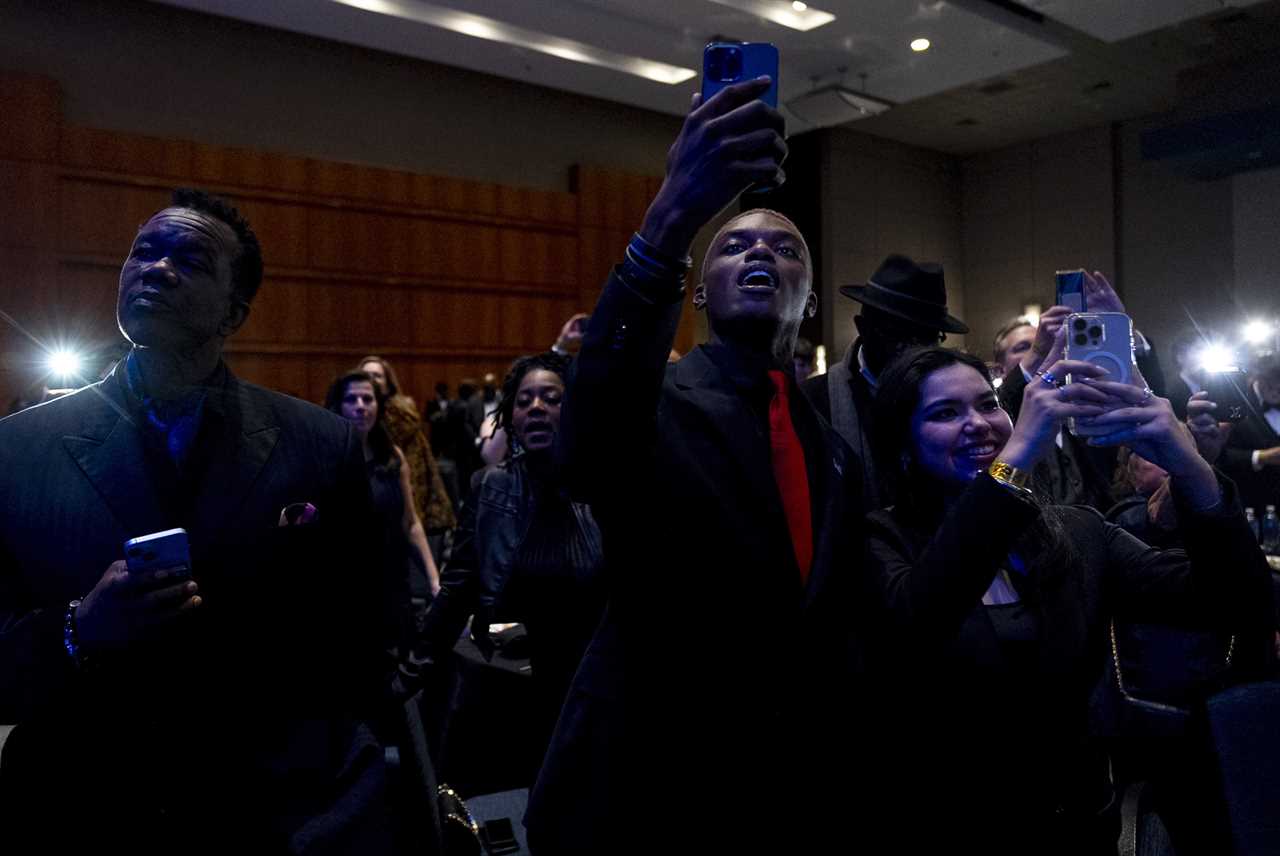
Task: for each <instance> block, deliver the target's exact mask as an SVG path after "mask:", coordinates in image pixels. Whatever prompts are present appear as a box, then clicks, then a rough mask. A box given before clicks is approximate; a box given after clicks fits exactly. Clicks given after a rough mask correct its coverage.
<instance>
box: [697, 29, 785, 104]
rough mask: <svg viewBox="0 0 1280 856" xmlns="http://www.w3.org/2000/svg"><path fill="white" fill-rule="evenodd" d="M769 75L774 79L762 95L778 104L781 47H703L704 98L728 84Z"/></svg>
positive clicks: (727, 44)
mask: <svg viewBox="0 0 1280 856" xmlns="http://www.w3.org/2000/svg"><path fill="white" fill-rule="evenodd" d="M766 74H767V75H769V79H770V80H772V81H773V82H772V83H771V84H770V85H769V89H768V90H767V91H766V92H765V93H764V95H761V96H760V100H761V101H763V102H764V103H766V104H768V105H769V106H770V107H777V106H778V48H777V47H776V46H774V45H772V44H770V43H769V42H711V43H710V44H708V45H707V46H706V47H705V48H703V50H702V101H703V103H704V104H705V103H706V102H707V100H708V99H710V98H711V96H713V95H715V94H716V93H717V92H719V91H720V90H721V89H724V88H725V87H726V86H732V85H733V84H735V83H741V82H742V81H744V80H755V79H756V78H757V77H760V76H762V75H766Z"/></svg>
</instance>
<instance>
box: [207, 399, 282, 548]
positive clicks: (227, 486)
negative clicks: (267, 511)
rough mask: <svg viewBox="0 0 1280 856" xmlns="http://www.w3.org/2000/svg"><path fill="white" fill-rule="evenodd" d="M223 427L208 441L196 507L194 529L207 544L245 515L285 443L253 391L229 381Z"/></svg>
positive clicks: (278, 429)
mask: <svg viewBox="0 0 1280 856" xmlns="http://www.w3.org/2000/svg"><path fill="white" fill-rule="evenodd" d="M223 404H224V412H223V413H222V417H221V421H222V424H221V425H220V426H219V429H218V430H217V431H216V432H214V433H213V434H212V435H211V436H210V437H209V441H210V442H211V444H212V449H211V450H210V453H209V457H208V467H207V469H206V470H205V473H204V477H203V478H202V480H201V485H200V491H199V493H198V494H197V497H196V502H195V514H194V520H195V524H194V525H196V526H197V527H198V528H199V529H200V531H202V532H205V533H207V534H206V535H205V539H206V540H213V539H216V538H217V533H218V532H220V531H222V530H224V529H228V528H230V527H231V526H232V525H233V524H234V523H235V522H236V520H237V515H238V514H239V513H240V512H242V511H243V510H244V507H245V502H246V500H247V498H248V497H249V494H250V491H251V490H252V489H253V486H254V484H255V483H257V481H258V479H259V477H260V476H261V474H262V471H263V469H264V468H265V467H266V466H267V462H268V461H269V460H270V459H271V455H272V453H273V452H274V451H275V448H276V443H277V441H278V440H279V438H280V428H279V426H278V425H276V424H275V422H274V421H273V420H272V419H271V417H270V415H269V413H268V412H267V409H266V408H264V407H263V406H261V403H260V402H258V401H256V400H255V397H254V396H253V394H252V391H251V390H250V389H249V388H248V387H246V386H245V385H244V384H242V383H240V382H239V381H238V380H236V379H235V378H234V377H229V378H228V380H227V387H226V389H225V391H224V397H223Z"/></svg>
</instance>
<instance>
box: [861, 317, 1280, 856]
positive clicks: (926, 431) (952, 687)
mask: <svg viewBox="0 0 1280 856" xmlns="http://www.w3.org/2000/svg"><path fill="white" fill-rule="evenodd" d="M1061 341H1062V340H1061V337H1059V342H1058V345H1057V346H1056V348H1055V351H1054V352H1053V353H1051V354H1050V355H1049V357H1048V358H1047V359H1046V364H1047V365H1049V366H1050V370H1049V371H1048V372H1046V373H1044V376H1043V377H1038V378H1037V379H1036V380H1035V381H1034V382H1033V383H1032V384H1031V385H1029V386H1028V387H1027V393H1026V396H1025V397H1024V400H1023V404H1022V409H1021V411H1020V413H1019V416H1018V422H1017V424H1016V425H1013V424H1011V423H1010V420H1009V416H1008V415H1007V414H1006V413H1005V411H1004V410H1002V409H1001V407H1000V405H999V402H998V401H997V399H996V396H995V391H994V390H993V389H992V386H991V382H990V378H989V376H988V374H987V370H986V367H985V365H984V364H983V363H982V362H981V361H980V360H978V359H976V358H975V357H972V356H970V355H968V354H964V353H961V352H958V351H951V350H947V349H945V348H939V347H926V348H919V349H916V350H912V351H908V352H906V353H904V354H902V355H901V356H899V357H898V358H897V359H896V360H895V361H894V362H893V363H891V364H890V365H889V366H888V367H887V368H886V369H885V371H884V372H883V373H882V374H881V376H880V387H879V390H880V391H879V393H878V394H877V397H876V402H875V410H874V412H873V425H874V426H875V430H876V435H875V441H876V451H877V453H878V461H879V462H880V466H881V472H883V473H886V474H891V475H892V476H893V477H894V479H895V480H896V481H897V491H896V493H897V502H896V504H895V505H894V506H892V507H891V508H888V509H885V510H883V511H878V512H875V513H873V514H872V515H870V517H869V518H868V549H869V556H870V565H871V567H870V572H871V573H872V574H873V575H874V577H875V578H876V579H877V581H878V587H879V590H880V593H881V596H882V598H883V604H884V606H885V608H886V610H887V615H888V627H887V629H888V632H889V638H891V639H892V640H893V642H892V644H891V645H889V646H888V647H887V650H889V651H892V652H893V653H892V654H891V655H889V656H890V657H891V658H892V660H893V667H892V668H889V669H886V674H889V675H893V676H902V677H901V679H899V678H897V677H891V678H889V679H888V680H889V682H890V686H889V687H888V688H887V691H886V692H885V693H883V695H882V696H881V697H882V698H884V699H885V700H886V705H887V716H886V722H888V723H892V725H891V726H886V728H889V729H891V731H890V732H889V733H891V734H893V735H896V740H894V747H895V749H894V752H893V763H892V764H891V765H890V767H891V769H890V770H889V771H888V773H887V775H889V776H890V777H897V776H901V777H902V778H901V780H900V781H897V782H895V783H890V784H888V785H887V787H889V788H890V789H891V790H892V789H893V784H900V785H901V786H902V787H907V786H908V783H909V782H911V781H916V780H917V779H918V777H921V776H925V775H927V776H928V778H929V780H930V782H931V786H932V787H935V788H938V789H939V792H940V793H946V794H947V795H948V799H947V800H946V801H945V803H946V804H945V805H942V806H932V807H931V809H930V811H931V815H932V817H933V818H934V820H935V821H937V823H936V826H935V827H934V828H936V829H937V830H945V833H944V834H945V836H946V838H945V842H944V841H938V840H930V839H929V836H930V835H932V834H934V833H933V831H932V830H918V832H916V833H913V834H916V835H918V836H919V837H918V838H916V839H913V840H912V842H911V843H912V845H913V847H912V849H921V850H923V849H926V848H929V849H932V848H933V847H937V848H938V849H941V847H943V846H947V847H949V848H951V849H954V848H955V847H956V844H957V841H956V832H957V830H960V829H964V828H972V824H971V823H970V825H969V827H966V821H971V820H972V818H974V817H978V816H982V814H983V813H984V812H986V811H989V810H990V808H991V806H999V810H1000V813H1001V822H1000V824H999V828H998V829H994V830H993V829H991V828H989V827H982V828H980V829H979V830H978V831H976V832H975V834H974V838H973V839H972V840H971V841H969V842H968V843H970V844H972V845H973V847H974V848H977V849H980V850H981V851H982V852H985V853H1012V852H1027V851H1028V850H1034V851H1035V852H1038V853H1052V854H1059V853H1061V854H1067V853H1071V854H1088V853H1096V854H1102V853H1108V854H1114V853H1115V848H1116V835H1117V833H1118V831H1119V813H1118V812H1119V810H1118V805H1119V803H1118V801H1117V800H1116V799H1115V794H1114V793H1113V791H1112V783H1111V779H1110V775H1109V766H1108V758H1107V755H1106V754H1105V752H1104V751H1103V748H1102V747H1101V746H1100V745H1098V744H1097V743H1096V742H1091V741H1090V740H1089V739H1088V738H1087V729H1086V724H1087V714H1088V706H1089V700H1090V695H1091V692H1092V691H1093V688H1094V686H1095V685H1096V684H1097V682H1098V679H1099V678H1100V676H1101V675H1102V673H1103V668H1104V665H1105V663H1106V655H1107V653H1108V651H1107V648H1106V647H1105V635H1106V632H1107V628H1108V626H1109V625H1110V623H1111V622H1112V621H1113V620H1116V619H1118V618H1124V617H1125V616H1132V615H1135V614H1143V615H1146V616H1148V619H1147V620H1164V621H1171V622H1181V623H1187V624H1189V625H1197V624H1198V625H1199V626H1202V627H1206V628H1215V629H1216V630H1217V631H1219V632H1226V633H1228V635H1229V634H1230V633H1236V634H1238V638H1239V639H1241V640H1246V639H1247V640H1249V641H1248V643H1247V644H1246V647H1247V648H1248V650H1249V652H1250V653H1249V655H1248V662H1245V661H1243V660H1240V659H1239V657H1238V656H1237V659H1236V661H1235V668H1236V672H1235V674H1234V675H1233V677H1234V678H1235V679H1244V678H1247V677H1248V676H1250V675H1251V674H1256V673H1258V672H1259V671H1260V670H1261V669H1263V668H1265V665H1266V662H1267V659H1268V652H1267V650H1266V645H1267V640H1268V637H1269V634H1270V624H1271V616H1270V615H1269V610H1268V609H1267V608H1266V607H1267V606H1268V605H1269V597H1270V595H1269V593H1268V592H1269V578H1268V571H1267V568H1266V563H1265V560H1264V559H1263V557H1262V555H1261V553H1260V551H1259V550H1258V548H1257V545H1256V543H1255V542H1254V541H1253V539H1252V536H1251V533H1250V531H1249V529H1248V525H1247V524H1246V523H1245V520H1244V515H1243V513H1242V511H1241V509H1240V506H1239V504H1238V501H1237V499H1236V496H1235V489H1234V487H1233V486H1232V485H1231V484H1230V483H1229V482H1226V481H1223V482H1221V483H1219V481H1218V479H1217V477H1216V476H1215V475H1214V472H1213V470H1212V469H1211V468H1210V467H1209V465H1208V463H1206V462H1205V461H1204V460H1203V459H1201V458H1200V457H1199V455H1198V454H1197V453H1196V451H1195V447H1194V445H1193V444H1192V443H1191V440H1190V438H1189V437H1188V436H1187V434H1186V431H1185V430H1184V429H1183V428H1182V426H1181V425H1180V423H1179V422H1178V420H1177V419H1176V418H1174V417H1173V414H1172V410H1171V409H1170V407H1169V403H1168V402H1167V401H1165V400H1164V399H1159V398H1156V397H1154V396H1151V395H1149V394H1147V393H1145V392H1144V391H1143V390H1142V389H1139V388H1135V387H1132V386H1127V385H1123V384H1116V383H1108V382H1105V381H1099V380H1095V379H1093V377H1092V376H1091V374H1090V368H1089V365H1088V364H1086V363H1080V362H1075V361H1071V360H1059V359H1058V358H1059V357H1060V356H1061ZM1068 373H1070V374H1072V375H1073V379H1074V380H1076V381H1077V382H1075V383H1072V384H1069V385H1066V386H1061V387H1060V386H1058V385H1057V383H1056V381H1055V380H1054V379H1055V378H1056V377H1060V376H1063V375H1065V374H1068ZM1071 416H1074V417H1076V418H1077V419H1081V420H1084V419H1092V420H1093V421H1094V422H1095V424H1110V425H1112V426H1115V427H1113V428H1111V429H1108V430H1110V431H1112V432H1113V433H1112V434H1111V435H1109V436H1108V437H1107V438H1106V440H1107V442H1117V441H1118V438H1119V437H1120V436H1121V435H1122V434H1123V435H1125V436H1131V435H1132V434H1137V435H1139V436H1141V437H1143V438H1144V441H1145V443H1146V445H1144V446H1143V449H1144V451H1143V454H1144V456H1148V457H1149V458H1150V459H1151V460H1153V461H1156V462H1157V463H1159V464H1160V465H1161V466H1163V467H1164V468H1165V469H1167V470H1168V471H1169V473H1170V474H1171V485H1172V491H1173V494H1174V497H1175V501H1176V503H1177V505H1178V515H1179V517H1178V525H1179V527H1180V535H1181V537H1182V538H1183V543H1184V544H1185V546H1186V552H1185V553H1184V552H1182V551H1180V550H1177V551H1161V550H1156V549H1153V548H1151V547H1149V546H1148V545H1146V544H1144V543H1142V542H1141V541H1139V540H1137V539H1136V538H1134V537H1132V536H1131V535H1129V534H1128V533H1126V532H1124V531H1123V530H1120V529H1118V528H1117V527H1115V526H1112V525H1110V524H1108V523H1105V522H1104V521H1103V519H1102V518H1101V517H1100V516H1099V515H1098V514H1097V513H1096V512H1093V511H1092V510H1090V509H1083V508H1079V507H1065V506H1051V505H1044V504H1042V503H1041V502H1039V501H1038V500H1037V499H1036V497H1035V496H1034V495H1033V494H1032V493H1031V491H1030V490H1027V489H1026V487H1025V484H1026V481H1025V475H1026V473H1027V471H1029V470H1030V468H1031V467H1032V466H1033V465H1034V463H1035V462H1036V461H1037V460H1038V459H1039V458H1040V457H1042V456H1043V455H1045V454H1046V453H1048V452H1049V451H1050V450H1051V449H1052V448H1053V444H1054V438H1055V437H1056V436H1057V435H1058V432H1059V431H1060V430H1061V428H1062V425H1063V422H1064V421H1065V420H1066V419H1067V418H1068V417H1071ZM1121 425H1124V426H1135V425H1136V426H1140V427H1126V428H1120V426H1121ZM1117 428H1120V430H1116V429H1117ZM1255 599H1256V600H1255ZM1257 603H1261V604H1263V606H1262V607H1257V606H1256V604H1257ZM1251 604H1255V605H1254V606H1251ZM1241 650H1244V649H1242V648H1237V652H1239V651H1241ZM939 700H945V705H946V712H945V716H937V715H935V714H936V712H937V708H938V701H939ZM882 736H885V735H882ZM997 757H998V762H997V760H996V759H997ZM1030 842H1035V844H1034V845H1031V843H1030Z"/></svg>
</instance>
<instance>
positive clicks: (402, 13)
mask: <svg viewBox="0 0 1280 856" xmlns="http://www.w3.org/2000/svg"><path fill="white" fill-rule="evenodd" d="M332 2H334V3H341V4H342V5H344V6H351V7H352V8H355V9H362V10H364V11H366V12H375V13H377V14H379V15H391V16H393V17H396V18H402V19H404V20H406V21H417V22H418V23H421V24H427V25H428V26H431V27H439V28H440V29H442V30H449V31H450V32H453V33H460V34H462V35H464V36H472V37H474V38H477V39H486V40H488V41H491V42H500V43H502V44H506V45H514V46H515V47H520V48H526V49H528V50H531V51H537V52H538V53H544V54H547V55H548V56H554V57H559V58H560V59H566V60H570V61H571V62H581V63H585V64H587V65H595V66H599V67H601V68H611V69H613V70H614V71H622V72H625V73H627V74H634V75H635V76H637V77H643V78H645V79H646V80H653V81H656V82H658V83H666V84H676V83H683V82H685V81H686V80H690V79H691V78H694V77H697V76H698V73H697V72H696V71H694V70H693V69H692V68H682V67H680V66H678V65H668V64H667V63H665V62H657V61H656V60H651V59H645V58H644V57H638V56H630V55H628V54H621V53H615V52H614V51H610V50H605V49H604V48H598V47H595V46H594V45H588V44H585V43H583V42H577V41H574V40H573V39H563V38H560V37H559V36H553V35H550V34H548V33H540V32H538V31H537V30H529V29H526V28H524V27H517V26H515V25H514V24H508V23H506V22H504V21H499V20H497V19H496V18H486V17H484V16H483V15H473V14H471V13H470V12H459V11H457V10H455V9H446V8H445V7H443V6H436V5H435V4H433V3H424V2H418V0H413V2H407V0H332Z"/></svg>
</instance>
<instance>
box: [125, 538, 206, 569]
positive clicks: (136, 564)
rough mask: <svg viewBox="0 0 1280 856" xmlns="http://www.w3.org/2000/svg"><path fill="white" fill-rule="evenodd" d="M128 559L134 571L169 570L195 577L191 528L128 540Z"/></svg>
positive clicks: (126, 550)
mask: <svg viewBox="0 0 1280 856" xmlns="http://www.w3.org/2000/svg"><path fill="white" fill-rule="evenodd" d="M124 561H125V564H126V565H128V567H129V570H130V571H131V572H134V573H138V572H142V571H158V570H160V569H162V568H163V569H166V570H169V571H172V572H173V573H174V575H175V576H183V577H187V576H191V546H190V544H189V543H188V542H187V530H185V529H166V530H164V531H163V532H152V533H151V534H150V535H142V536H139V537H137V538H130V539H129V540H128V541H125V542H124Z"/></svg>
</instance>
